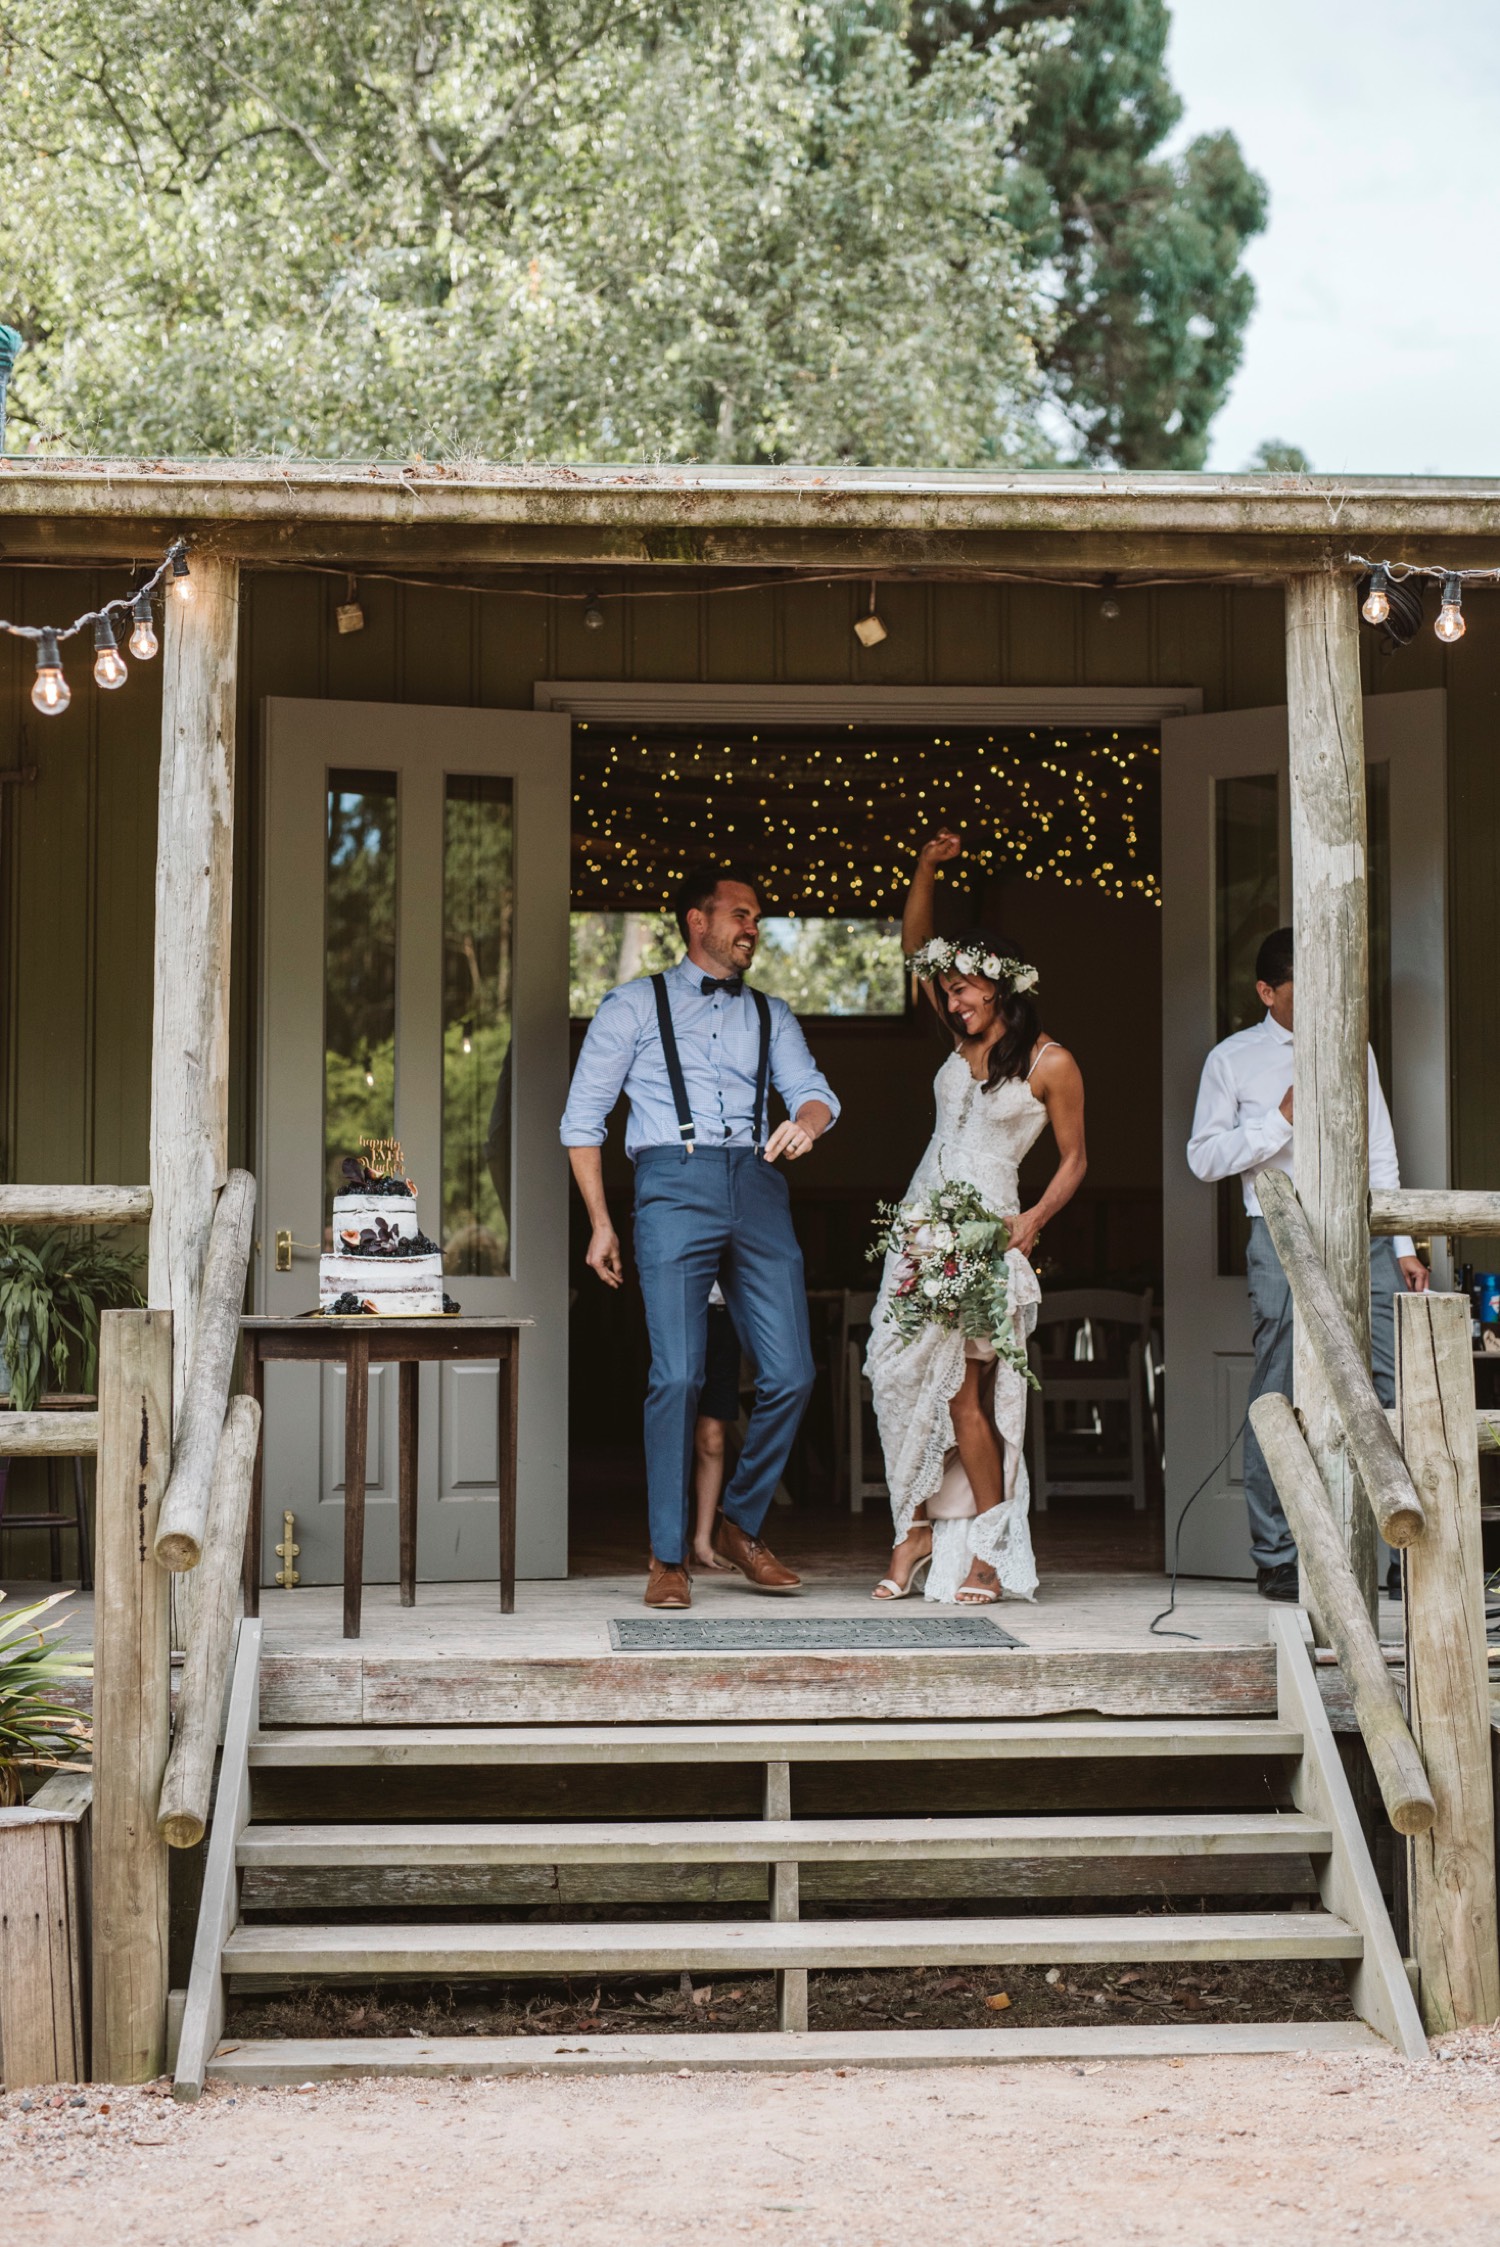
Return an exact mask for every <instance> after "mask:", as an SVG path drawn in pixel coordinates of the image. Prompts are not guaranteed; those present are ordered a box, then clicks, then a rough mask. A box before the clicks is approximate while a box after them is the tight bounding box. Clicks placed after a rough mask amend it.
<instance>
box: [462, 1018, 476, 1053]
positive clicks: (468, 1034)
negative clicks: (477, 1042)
mask: <svg viewBox="0 0 1500 2247" xmlns="http://www.w3.org/2000/svg"><path fill="white" fill-rule="evenodd" d="M463 1049H464V1051H465V1053H472V1052H473V1051H474V1025H473V1023H472V1022H466V1023H465V1024H464V1028H463Z"/></svg>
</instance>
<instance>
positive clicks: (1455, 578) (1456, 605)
mask: <svg viewBox="0 0 1500 2247" xmlns="http://www.w3.org/2000/svg"><path fill="white" fill-rule="evenodd" d="M1463 598H1464V583H1463V579H1462V578H1461V577H1460V576H1459V573H1458V571H1457V570H1450V571H1449V572H1448V574H1447V576H1446V577H1445V578H1444V579H1443V605H1442V607H1441V608H1440V609H1439V610H1438V618H1437V623H1436V624H1435V625H1434V626H1433V630H1434V631H1435V632H1436V633H1437V636H1438V638H1439V639H1440V640H1442V641H1444V642H1445V643H1446V644H1447V645H1448V646H1450V647H1451V646H1452V644H1453V642H1454V641H1455V640H1461V639H1462V638H1463V636H1464V633H1465V632H1466V631H1467V629H1468V627H1467V625H1466V624H1465V623H1464V611H1463Z"/></svg>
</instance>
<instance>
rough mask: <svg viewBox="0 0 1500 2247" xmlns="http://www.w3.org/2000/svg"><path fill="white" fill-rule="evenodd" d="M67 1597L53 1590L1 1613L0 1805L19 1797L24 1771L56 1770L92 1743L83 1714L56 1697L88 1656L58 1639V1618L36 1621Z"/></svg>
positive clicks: (86, 1668) (84, 1667) (83, 1670)
mask: <svg viewBox="0 0 1500 2247" xmlns="http://www.w3.org/2000/svg"><path fill="white" fill-rule="evenodd" d="M68 1596H69V1595H68V1593H66V1592H53V1593H51V1594H50V1595H49V1597H48V1598H46V1599H39V1600H37V1601H35V1602H34V1603H33V1605H31V1606H30V1607H18V1608H17V1609H16V1610H15V1612H14V1613H13V1614H10V1615H0V1810H3V1809H9V1808H10V1807H11V1806H12V1805H13V1804H15V1803H18V1802H19V1801H20V1800H21V1795H22V1774H23V1773H25V1772H27V1771H56V1770H57V1769H58V1768H59V1767H60V1766H61V1765H62V1764H64V1763H72V1762H74V1761H75V1760H76V1759H77V1758H78V1757H79V1756H83V1755H86V1754H87V1753H88V1751H89V1748H90V1746H91V1743H92V1737H93V1735H92V1732H91V1730H90V1727H89V1723H88V1720H87V1718H86V1717H83V1716H80V1715H79V1713H78V1711H77V1710H76V1709H74V1708H70V1707H69V1705H68V1704H67V1702H65V1701H60V1700H57V1699H56V1698H55V1693H56V1689H57V1687H58V1685H59V1684H60V1682H61V1681H62V1679H64V1678H70V1677H87V1676H88V1675H89V1672H90V1669H91V1667H92V1664H91V1662H90V1659H89V1657H88V1656H87V1655H81V1656H80V1655H76V1654H73V1653H71V1652H69V1651H67V1650H66V1649H65V1648H63V1647H62V1646H61V1645H59V1644H58V1632H59V1630H60V1629H61V1625H60V1624H59V1623H42V1622H40V1621H38V1617H40V1616H42V1615H44V1614H45V1613H46V1611H47V1609H48V1608H49V1607H55V1606H56V1605H57V1603H58V1601H59V1600H61V1599H66V1598H68ZM4 1597H5V1594H4V1593H3V1592H0V1600H3V1599H4Z"/></svg>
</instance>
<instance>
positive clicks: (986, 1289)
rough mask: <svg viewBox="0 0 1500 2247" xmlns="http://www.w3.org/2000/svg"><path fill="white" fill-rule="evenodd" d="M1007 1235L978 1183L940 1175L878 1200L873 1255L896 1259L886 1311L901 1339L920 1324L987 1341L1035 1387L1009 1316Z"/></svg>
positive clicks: (911, 1337) (909, 1337)
mask: <svg viewBox="0 0 1500 2247" xmlns="http://www.w3.org/2000/svg"><path fill="white" fill-rule="evenodd" d="M1009 1246H1010V1233H1009V1231H1008V1229H1007V1227H1006V1223H1005V1220H1004V1218H1003V1217H997V1216H996V1215H995V1212H994V1211H993V1210H992V1209H990V1208H988V1207H987V1206H986V1204H985V1201H984V1197H983V1195H982V1194H981V1193H980V1191H979V1189H978V1187H977V1186H970V1185H968V1184H966V1183H965V1181H964V1180H962V1179H960V1180H958V1181H957V1183H950V1182H949V1180H947V1179H946V1178H945V1179H942V1180H940V1182H939V1183H938V1184H937V1185H936V1186H933V1187H931V1188H929V1190H928V1192H927V1193H926V1194H925V1195H923V1196H921V1197H919V1198H918V1199H916V1200H914V1201H909V1202H882V1203H881V1204H880V1213H879V1216H878V1218H877V1220H876V1234H875V1245H874V1247H873V1248H872V1249H871V1250H870V1255H871V1257H872V1258H880V1257H883V1256H886V1255H892V1254H894V1255H895V1256H897V1257H898V1258H899V1259H900V1262H899V1264H898V1266H897V1270H896V1280H895V1284H894V1286H893V1287H892V1289H891V1293H890V1297H889V1300H888V1302H887V1304H886V1316H887V1318H888V1319H889V1320H890V1321H891V1323H892V1325H893V1326H894V1327H895V1328H896V1331H897V1333H898V1334H899V1335H900V1336H901V1338H902V1341H903V1342H905V1343H912V1342H915V1340H916V1338H917V1336H918V1335H919V1334H920V1333H921V1332H922V1330H923V1328H924V1327H929V1326H939V1327H945V1328H947V1330H948V1331H949V1332H950V1333H956V1334H961V1335H962V1336H963V1338H964V1340H965V1341H966V1342H990V1343H992V1344H993V1345H994V1350H995V1355H996V1357H997V1358H1000V1359H1001V1360H1002V1361H1003V1362H1004V1363H1005V1364H1006V1365H1009V1366H1012V1367H1014V1369H1015V1371H1016V1372H1017V1373H1019V1374H1020V1375H1021V1376H1022V1378H1023V1379H1024V1380H1026V1381H1028V1382H1029V1383H1030V1385H1031V1387H1032V1388H1036V1387H1037V1386H1038V1382H1037V1379H1036V1376H1035V1374H1034V1373H1033V1372H1032V1370H1031V1366H1030V1362H1029V1361H1028V1359H1027V1356H1026V1345H1025V1343H1024V1342H1021V1341H1018V1340H1017V1338H1016V1331H1015V1328H1014V1327H1013V1326H1012V1324H1011V1317H1010V1278H1009V1272H1008V1268H1007V1266H1006V1262H1005V1253H1006V1250H1007V1249H1008V1248H1009Z"/></svg>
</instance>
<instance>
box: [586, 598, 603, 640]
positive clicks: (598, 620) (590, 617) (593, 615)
mask: <svg viewBox="0 0 1500 2247" xmlns="http://www.w3.org/2000/svg"><path fill="white" fill-rule="evenodd" d="M583 629H584V630H585V632H602V631H603V630H604V611H603V609H601V608H600V606H599V601H598V596H597V595H596V594H593V593H591V594H590V595H589V599H588V606H587V608H586V609H585V610H584V612H583Z"/></svg>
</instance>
